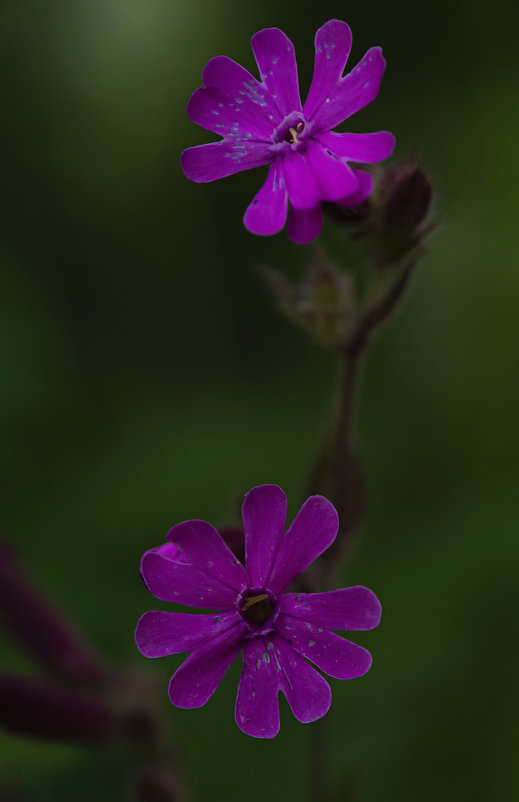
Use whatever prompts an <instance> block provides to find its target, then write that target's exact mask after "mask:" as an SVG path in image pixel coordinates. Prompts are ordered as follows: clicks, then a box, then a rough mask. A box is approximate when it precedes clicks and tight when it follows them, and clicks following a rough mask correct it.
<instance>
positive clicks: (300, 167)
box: [283, 151, 321, 209]
mask: <svg viewBox="0 0 519 802" xmlns="http://www.w3.org/2000/svg"><path fill="white" fill-rule="evenodd" d="M283 169H284V171H285V178H286V183H287V189H288V196H289V198H290V203H291V204H292V206H294V207H295V208H296V209H313V207H314V206H316V204H317V203H319V201H320V200H321V196H320V187H319V184H318V182H317V179H316V177H315V175H314V173H313V170H312V168H311V167H310V165H309V163H308V162H307V161H306V159H305V158H303V156H301V154H299V153H296V151H290V153H287V155H286V156H285V157H284V159H283Z"/></svg>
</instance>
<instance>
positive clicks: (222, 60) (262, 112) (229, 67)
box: [202, 56, 283, 131]
mask: <svg viewBox="0 0 519 802" xmlns="http://www.w3.org/2000/svg"><path fill="white" fill-rule="evenodd" d="M202 80H203V82H204V85H205V86H216V87H218V89H221V91H222V92H225V94H226V95H228V96H229V98H230V99H231V100H232V101H234V102H235V107H234V108H235V111H236V113H237V114H242V112H243V114H246V115H247V117H248V118H249V119H252V118H255V119H256V120H258V125H259V124H262V125H265V124H266V125H271V126H272V127H271V131H272V129H273V128H275V127H276V126H277V125H279V123H280V122H281V120H282V118H283V115H282V114H280V112H279V111H278V107H277V106H276V104H275V103H274V101H273V100H272V99H271V97H270V94H269V92H268V91H267V89H266V87H265V86H264V85H263V84H262V83H260V82H259V81H257V80H256V78H254V76H253V75H251V74H250V72H248V70H246V69H244V67H242V66H240V64H237V63H236V62H235V61H233V60H232V59H231V58H227V56H216V58H212V59H211V60H210V61H208V62H207V64H206V65H205V68H204V71H203V73H202ZM260 121H262V122H261V123H260Z"/></svg>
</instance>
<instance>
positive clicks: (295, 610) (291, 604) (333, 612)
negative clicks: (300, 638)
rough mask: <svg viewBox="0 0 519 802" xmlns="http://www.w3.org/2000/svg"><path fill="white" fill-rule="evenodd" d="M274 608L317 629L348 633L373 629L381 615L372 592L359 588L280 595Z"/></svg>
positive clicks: (358, 586)
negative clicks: (348, 630)
mask: <svg viewBox="0 0 519 802" xmlns="http://www.w3.org/2000/svg"><path fill="white" fill-rule="evenodd" d="M278 609H279V611H280V612H281V613H285V614H286V615H290V616H294V617H296V618H302V619H303V620H304V621H307V622H309V623H311V624H316V625H317V626H318V627H324V628H325V629H350V630H359V629H373V627H376V626H377V625H378V623H379V621H380V615H381V613H382V608H381V606H380V602H379V600H378V599H377V597H376V596H375V594H374V593H373V591H372V590H369V588H365V587H363V586H362V585H354V586H353V587H351V588H341V589H340V590H330V591H328V592H326V593H284V594H283V596H281V597H280V599H279V602H278Z"/></svg>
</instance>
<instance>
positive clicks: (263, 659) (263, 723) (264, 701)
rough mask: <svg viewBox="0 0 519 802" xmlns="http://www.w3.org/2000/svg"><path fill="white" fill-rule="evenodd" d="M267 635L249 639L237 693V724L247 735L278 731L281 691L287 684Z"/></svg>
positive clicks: (244, 652) (262, 736)
mask: <svg viewBox="0 0 519 802" xmlns="http://www.w3.org/2000/svg"><path fill="white" fill-rule="evenodd" d="M270 646H271V648H270V649H269V648H268V647H267V642H266V638H263V637H258V638H252V639H251V640H248V641H246V645H245V646H244V649H243V669H242V672H241V677H240V683H239V685H238V694H237V696H236V711H235V717H236V723H237V725H238V727H239V728H240V729H241V730H242V731H243V732H245V733H247V735H252V736H254V737H255V738H274V736H275V735H277V734H278V732H279V703H278V694H279V691H280V689H281V686H282V685H283V683H284V676H283V674H282V673H281V671H280V667H279V663H278V661H277V660H275V659H274V657H273V654H272V646H273V644H272V642H270Z"/></svg>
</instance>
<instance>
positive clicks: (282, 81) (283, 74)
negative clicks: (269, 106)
mask: <svg viewBox="0 0 519 802" xmlns="http://www.w3.org/2000/svg"><path fill="white" fill-rule="evenodd" d="M251 47H252V51H253V53H254V56H255V58H256V63H257V65H258V69H259V71H260V78H261V80H262V82H263V85H264V86H266V88H267V90H268V92H269V94H270V96H271V98H272V101H273V103H275V105H276V106H277V108H278V109H279V111H280V112H281V115H282V116H283V117H285V116H286V115H288V114H290V113H291V112H292V111H301V100H300V97H299V82H298V77H297V64H296V56H295V51H294V45H293V44H292V42H291V41H290V39H289V38H288V36H286V34H284V33H283V31H280V30H279V28H264V29H263V30H262V31H258V33H255V34H254V36H253V37H252V39H251Z"/></svg>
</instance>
